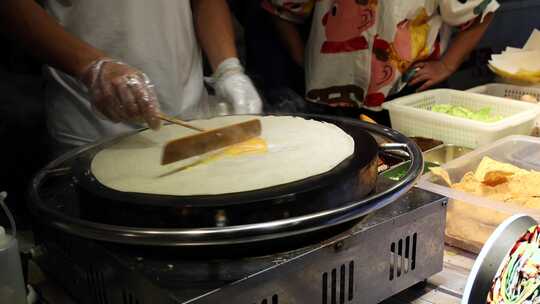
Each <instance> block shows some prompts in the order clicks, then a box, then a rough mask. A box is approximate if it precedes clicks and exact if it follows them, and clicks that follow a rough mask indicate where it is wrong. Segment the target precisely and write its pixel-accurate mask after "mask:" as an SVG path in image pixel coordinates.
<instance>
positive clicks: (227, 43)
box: [191, 0, 262, 114]
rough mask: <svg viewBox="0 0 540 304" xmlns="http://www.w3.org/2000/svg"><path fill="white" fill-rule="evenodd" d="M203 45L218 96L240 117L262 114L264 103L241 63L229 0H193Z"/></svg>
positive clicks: (197, 28)
mask: <svg viewBox="0 0 540 304" xmlns="http://www.w3.org/2000/svg"><path fill="white" fill-rule="evenodd" d="M191 5H192V11H193V20H194V24H195V30H196V32H197V37H198V39H199V43H200V45H201V47H202V49H203V50H204V52H205V53H206V56H207V58H208V61H209V62H210V65H211V66H212V69H213V70H214V76H213V78H214V81H215V84H214V86H215V89H216V93H217V94H218V96H219V97H221V98H223V99H225V100H226V101H228V102H229V103H231V104H232V106H233V109H234V112H235V113H236V114H246V113H259V112H261V110H262V102H261V99H260V97H259V94H258V93H257V90H256V89H255V87H254V86H253V83H252V82H251V80H250V79H249V77H247V76H246V75H245V74H244V69H243V67H242V65H241V64H240V61H239V60H238V58H237V57H238V54H237V51H236V45H235V39H234V29H233V24H232V18H231V13H230V11H229V6H228V5H227V2H226V0H191Z"/></svg>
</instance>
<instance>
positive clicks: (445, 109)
mask: <svg viewBox="0 0 540 304" xmlns="http://www.w3.org/2000/svg"><path fill="white" fill-rule="evenodd" d="M431 111H433V112H437V113H444V114H447V115H451V116H454V117H461V118H467V119H471V120H476V121H481V122H497V121H499V120H501V119H503V118H504V117H503V116H502V115H495V114H492V113H491V108H489V107H485V108H482V109H480V110H478V111H473V110H470V109H467V108H465V107H462V106H454V105H451V104H436V105H433V106H432V107H431Z"/></svg>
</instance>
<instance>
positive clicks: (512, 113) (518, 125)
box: [383, 89, 540, 148]
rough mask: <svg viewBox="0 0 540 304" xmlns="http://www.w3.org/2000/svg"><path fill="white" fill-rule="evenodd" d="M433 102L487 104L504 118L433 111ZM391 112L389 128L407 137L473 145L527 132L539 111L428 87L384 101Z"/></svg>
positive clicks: (473, 107)
mask: <svg viewBox="0 0 540 304" xmlns="http://www.w3.org/2000/svg"><path fill="white" fill-rule="evenodd" d="M435 104H451V105H457V106H462V107H466V108H468V109H471V110H475V111H476V110H480V109H481V108H484V107H490V108H491V110H492V113H493V114H494V115H501V116H503V117H504V118H503V119H502V120H500V121H497V122H492V123H485V122H479V121H474V120H470V119H466V118H460V117H453V116H450V115H447V114H444V113H437V112H432V111H430V110H431V107H432V106H433V105H435ZM383 107H384V108H385V109H387V110H388V111H389V112H390V120H391V122H392V128H394V129H396V130H398V131H400V132H402V133H404V134H405V135H408V136H421V137H427V138H433V139H438V140H442V141H443V142H444V143H447V144H455V145H460V146H464V147H468V148H476V147H479V146H482V145H486V144H489V143H492V142H494V141H496V140H497V139H500V138H503V137H506V136H509V135H529V134H530V133H531V131H532V130H533V128H534V122H535V120H536V118H537V117H538V116H539V114H540V107H539V106H537V105H534V104H530V103H524V102H519V101H514V100H509V99H506V98H500V97H493V96H486V95H481V94H476V93H470V92H462V91H456V90H449V89H438V90H430V91H426V92H423V93H418V94H412V95H409V96H405V97H401V98H398V99H395V100H393V101H390V102H387V103H385V104H383Z"/></svg>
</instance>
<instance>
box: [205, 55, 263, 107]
mask: <svg viewBox="0 0 540 304" xmlns="http://www.w3.org/2000/svg"><path fill="white" fill-rule="evenodd" d="M212 78H213V82H214V88H215V90H216V94H217V96H218V97H220V98H221V99H223V100H225V101H226V102H228V103H230V104H231V105H232V108H233V111H234V114H258V113H261V111H262V101H261V97H260V96H259V93H257V90H256V89H255V86H253V83H252V82H251V80H250V79H249V77H248V76H247V75H246V74H244V69H243V68H242V65H240V61H239V60H238V58H229V59H226V60H224V61H223V62H222V63H221V64H220V65H219V67H218V68H217V70H216V72H215V73H214V75H213V77H212Z"/></svg>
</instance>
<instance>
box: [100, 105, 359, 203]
mask: <svg viewBox="0 0 540 304" xmlns="http://www.w3.org/2000/svg"><path fill="white" fill-rule="evenodd" d="M252 118H254V117H253V116H228V117H219V118H213V119H210V120H198V121H193V122H192V123H193V125H195V126H198V127H201V128H205V129H211V128H217V127H222V126H226V125H229V124H232V123H236V122H241V121H246V120H249V119H252ZM260 120H261V124H262V134H261V137H262V138H263V139H264V140H265V141H266V143H267V145H268V151H267V152H263V153H255V154H253V153H252V154H245V155H236V156H223V157H219V158H216V159H214V160H212V161H206V162H200V161H201V160H204V159H208V157H209V156H211V155H215V154H216V152H210V153H207V154H205V155H200V156H195V157H192V158H189V159H185V160H182V161H179V162H176V163H172V164H168V165H165V166H162V165H161V164H160V161H161V154H162V149H163V145H164V144H165V143H167V142H168V141H170V140H173V139H177V138H180V137H183V136H187V135H190V134H194V133H195V131H193V130H190V129H187V128H184V127H181V126H176V125H167V126H164V127H162V128H161V129H160V130H159V131H157V132H156V131H150V130H146V131H143V132H140V133H138V134H135V135H132V136H129V137H126V138H124V139H123V140H121V141H120V142H118V143H116V144H114V145H112V146H110V147H108V148H106V149H104V150H102V151H100V152H99V153H97V154H96V156H95V157H94V159H93V161H92V172H93V174H94V176H95V177H96V178H97V179H98V180H99V182H101V183H102V184H103V185H105V186H107V187H109V188H112V189H115V190H118V191H123V192H139V193H148V194H168V195H213V194H226V193H235V192H244V191H250V190H257V189H262V188H267V187H272V186H277V185H281V184H286V183H289V182H294V181H298V180H301V179H304V178H308V177H312V176H315V175H318V174H322V173H325V172H327V171H330V170H332V169H333V168H334V167H336V166H337V165H338V164H339V163H341V162H342V161H343V160H345V159H346V158H347V157H349V156H350V155H352V153H353V152H354V141H353V139H352V137H351V136H349V135H348V134H347V133H345V132H344V131H343V130H341V129H340V128H339V127H337V126H335V125H333V124H330V123H324V122H319V121H315V120H306V119H303V118H299V117H290V116H264V117H260ZM217 153H219V152H217ZM194 163H196V165H193V166H190V165H192V164H194Z"/></svg>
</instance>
